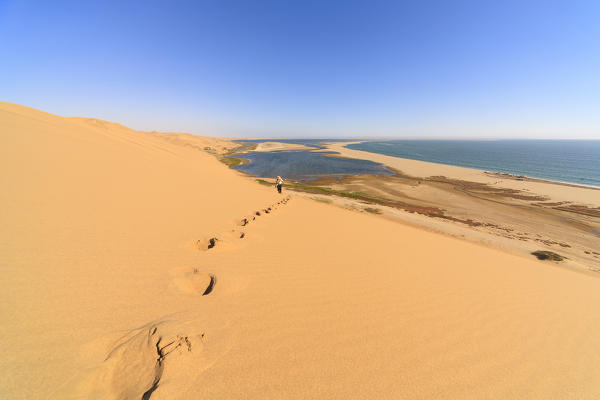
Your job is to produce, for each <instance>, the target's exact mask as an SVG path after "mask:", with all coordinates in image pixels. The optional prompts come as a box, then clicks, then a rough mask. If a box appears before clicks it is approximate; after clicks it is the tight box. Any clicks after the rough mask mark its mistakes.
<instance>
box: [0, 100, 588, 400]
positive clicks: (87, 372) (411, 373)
mask: <svg viewBox="0 0 600 400" xmlns="http://www.w3.org/2000/svg"><path fill="white" fill-rule="evenodd" d="M0 129H1V131H0V138H1V140H2V146H1V149H2V150H1V151H2V158H1V160H2V168H1V171H2V184H3V186H4V190H3V191H2V192H1V193H2V194H1V195H0V196H1V197H0V199H1V200H0V206H1V207H0V209H1V210H2V214H1V215H2V230H1V232H0V235H1V236H0V246H1V247H0V262H1V265H2V275H3V288H4V290H3V291H2V293H1V294H0V301H1V302H2V305H3V306H2V315H1V316H2V319H3V323H2V325H1V328H0V329H1V333H2V335H1V338H2V339H1V340H2V346H3V348H4V349H5V355H4V356H3V357H2V359H1V360H0V365H1V367H2V370H3V371H4V373H3V378H2V380H0V397H2V398H10V399H38V398H40V399H48V398H49V399H150V398H151V399H152V400H155V399H194V398H213V399H235V398H245V399H265V398H292V399H307V398H317V397H318V398H344V397H345V398H364V399H366V398H390V399H398V398H410V399H415V398H422V399H431V398H441V399H456V398H461V399H463V398H472V399H482V398H490V399H492V398H494V399H495V398H504V399H547V398H553V399H572V398H577V399H593V398H596V397H597V394H598V392H599V391H600V368H599V367H600V354H599V353H598V352H597V351H596V349H597V348H599V347H600V335H597V331H598V329H599V328H600V316H599V314H598V313H597V309H598V308H599V306H600V290H598V289H599V286H598V285H599V284H600V280H598V279H596V278H593V277H590V276H588V275H584V274H578V273H575V272H572V271H568V270H564V269H561V268H556V267H555V266H554V265H553V264H552V263H543V262H538V261H533V260H530V259H525V258H520V257H517V256H514V255H510V254H506V253H503V252H500V251H497V250H493V249H489V248H486V247H483V246H479V245H475V244H472V243H468V242H465V241H461V240H458V239H455V238H450V237H446V236H442V235H438V234H435V233H431V232H427V231H423V230H419V229H417V228H413V227H410V226H405V225H402V224H398V223H395V222H392V221H388V220H385V219H382V218H379V217H377V216H372V215H367V214H360V213H355V212H350V211H347V210H343V209H340V208H336V207H332V206H329V205H326V204H321V203H318V202H314V201H311V200H308V199H304V198H301V197H299V196H294V195H288V194H286V193H285V191H284V195H278V194H277V193H276V191H275V190H274V188H268V187H264V186H261V185H258V184H256V183H255V182H254V181H253V180H252V179H248V178H246V177H243V176H242V175H241V174H239V173H237V172H235V171H233V170H230V169H228V168H227V167H226V166H224V165H223V164H221V163H219V162H218V161H217V159H216V158H215V157H213V156H211V155H210V154H208V153H207V152H205V151H200V148H199V147H198V146H189V145H186V144H185V143H189V140H192V141H193V140H196V139H194V138H192V139H189V138H187V139H186V140H176V139H173V136H170V137H165V136H164V135H161V134H158V133H154V134H148V133H140V132H136V131H133V130H130V129H128V128H126V127H123V126H121V125H118V124H112V123H107V122H104V121H98V120H90V119H73V118H63V117H58V116H54V115H50V114H47V113H43V112H40V111H37V110H33V109H30V108H26V107H22V106H17V105H13V104H9V103H0ZM180 139H181V138H180ZM197 140H198V143H200V141H202V143H211V139H208V138H202V139H197ZM215 143H216V144H215V146H216V145H226V143H225V142H223V141H216V140H215ZM219 143H220V144H219ZM207 146H209V147H210V145H207ZM200 147H201V146H200Z"/></svg>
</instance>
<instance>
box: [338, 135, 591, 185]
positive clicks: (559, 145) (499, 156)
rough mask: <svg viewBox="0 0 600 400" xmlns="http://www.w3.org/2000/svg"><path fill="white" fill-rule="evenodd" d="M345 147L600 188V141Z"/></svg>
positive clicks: (406, 143)
mask: <svg viewBox="0 0 600 400" xmlns="http://www.w3.org/2000/svg"><path fill="white" fill-rule="evenodd" d="M346 147H348V148H350V149H355V150H363V151H368V152H371V153H378V154H385V155H388V156H394V157H401V158H409V159H412V160H421V161H429V162H434V163H439V164H447V165H456V166H460V167H467V168H474V169H480V170H485V171H495V172H504V173H509V174H513V175H525V176H529V177H535V178H542V179H548V180H553V181H560V182H570V183H577V184H583V185H592V186H600V140H386V141H369V142H363V143H358V144H350V145H348V146H346Z"/></svg>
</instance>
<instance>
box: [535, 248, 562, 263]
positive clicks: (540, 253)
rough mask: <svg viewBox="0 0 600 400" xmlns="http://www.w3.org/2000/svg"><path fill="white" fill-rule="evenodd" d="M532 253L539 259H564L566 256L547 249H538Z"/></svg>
mask: <svg viewBox="0 0 600 400" xmlns="http://www.w3.org/2000/svg"><path fill="white" fill-rule="evenodd" d="M531 254H533V255H534V256H536V257H537V259H538V260H550V261H562V260H564V259H565V257H563V256H561V255H560V254H556V253H555V252H553V251H547V250H537V251H534V252H532V253H531Z"/></svg>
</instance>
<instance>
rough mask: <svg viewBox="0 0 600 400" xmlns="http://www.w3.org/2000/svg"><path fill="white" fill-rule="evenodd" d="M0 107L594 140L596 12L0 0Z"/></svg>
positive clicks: (216, 124) (551, 7)
mask: <svg viewBox="0 0 600 400" xmlns="http://www.w3.org/2000/svg"><path fill="white" fill-rule="evenodd" d="M0 100H4V101H9V102H14V103H19V104H24V105H27V106H31V107H35V108H39V109H42V110H45V111H49V112H52V113H57V114H60V115H69V116H91V117H97V118H102V119H106V120H111V121H115V122H121V123H123V124H125V125H128V126H131V127H133V128H136V129H144V130H165V131H185V132H191V133H199V134H206V135H234V136H277V137H284V136H294V137H299V136H300V137H315V136H316V137H380V136H396V137H407V136H410V137H549V138H560V137H564V138H600V1H598V0H588V1H576V0H575V1H568V0H567V1H561V2H555V1H527V0H523V1H484V0H477V1H417V0H414V1H410V2H409V1H360V2H356V1H355V2H353V1H295V2H293V1H285V0H281V1H263V2H260V1H227V0H224V1H207V2H202V1H189V2H182V1H30V0H20V1H18V0H0Z"/></svg>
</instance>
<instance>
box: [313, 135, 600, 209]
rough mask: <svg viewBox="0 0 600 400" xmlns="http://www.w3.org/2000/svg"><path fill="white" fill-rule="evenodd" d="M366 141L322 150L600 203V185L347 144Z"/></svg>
mask: <svg viewBox="0 0 600 400" xmlns="http://www.w3.org/2000/svg"><path fill="white" fill-rule="evenodd" d="M363 142H364V141H349V142H323V145H324V147H325V148H324V149H322V150H321V151H334V152H336V153H338V154H339V155H340V156H342V157H346V158H354V159H361V160H370V161H374V162H377V163H380V164H382V165H385V166H387V167H390V168H393V169H395V170H397V171H401V172H402V173H403V174H405V175H410V176H413V177H421V178H427V177H433V176H444V177H447V178H454V179H461V180H465V181H471V182H478V183H484V184H488V185H495V186H497V187H502V188H506V189H512V190H521V191H527V192H531V193H536V194H538V195H542V196H546V197H549V198H550V199H553V200H554V199H556V200H559V201H567V202H574V203H575V202H576V203H585V204H590V205H594V206H596V207H598V206H600V187H596V186H592V185H581V184H576V183H571V182H561V181H553V180H547V179H542V178H536V177H530V176H525V175H523V176H524V179H523V180H517V179H515V178H514V177H515V175H510V174H505V173H502V172H495V171H486V170H480V169H475V168H466V167H461V166H456V165H449V164H440V163H433V162H430V161H421V160H413V159H410V158H402V157H395V156H388V155H384V154H379V153H371V152H368V151H364V150H354V149H349V148H346V147H345V146H346V145H348V144H353V143H363ZM567 188H570V189H575V190H579V193H577V195H574V193H572V192H573V190H571V191H569V190H568V189H567Z"/></svg>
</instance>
